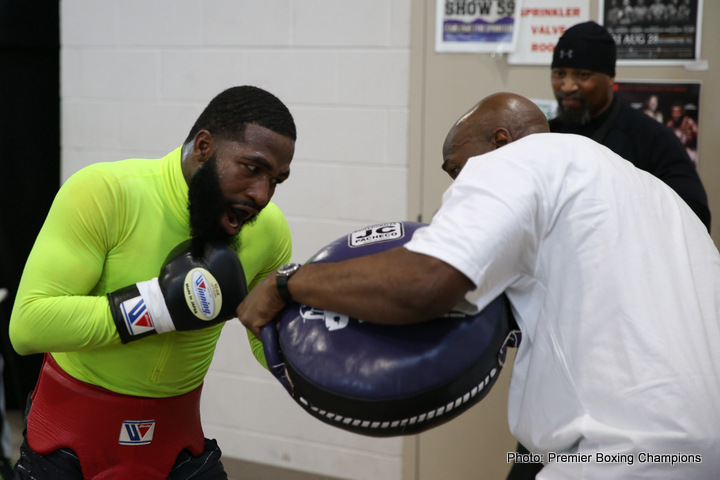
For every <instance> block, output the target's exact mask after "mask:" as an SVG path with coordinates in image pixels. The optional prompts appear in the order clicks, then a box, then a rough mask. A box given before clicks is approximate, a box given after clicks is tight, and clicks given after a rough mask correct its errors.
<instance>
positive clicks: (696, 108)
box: [614, 80, 701, 165]
mask: <svg viewBox="0 0 720 480" xmlns="http://www.w3.org/2000/svg"><path fill="white" fill-rule="evenodd" d="M700 85H701V84H700V82H670V81H667V82H662V81H660V82H657V81H647V80H632V81H630V80H628V81H624V80H616V81H615V86H614V90H615V95H616V96H617V98H618V100H619V101H620V102H622V103H626V104H628V105H630V106H631V107H633V108H636V109H638V110H642V111H643V112H644V113H645V114H646V115H648V116H650V117H652V118H654V119H655V120H657V121H658V122H660V123H662V124H663V125H665V126H667V127H668V128H670V129H671V130H672V131H673V132H675V135H677V137H678V138H679V139H680V141H681V142H682V143H683V145H685V149H686V150H687V152H688V155H689V156H690V159H692V161H693V162H694V163H695V164H696V165H697V162H698V154H697V152H698V137H699V127H700V121H699V118H700Z"/></svg>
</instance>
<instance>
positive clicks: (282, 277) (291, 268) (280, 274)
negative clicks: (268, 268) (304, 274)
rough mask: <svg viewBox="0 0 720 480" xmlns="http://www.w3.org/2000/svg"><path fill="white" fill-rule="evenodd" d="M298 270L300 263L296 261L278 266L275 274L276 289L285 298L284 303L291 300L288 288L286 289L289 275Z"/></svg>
mask: <svg viewBox="0 0 720 480" xmlns="http://www.w3.org/2000/svg"><path fill="white" fill-rule="evenodd" d="M298 270H300V264H298V263H288V264H287V265H283V266H282V267H280V268H278V271H277V276H276V279H277V289H278V293H279V294H280V296H281V297H282V299H283V300H285V303H291V302H292V301H293V298H292V295H290V290H288V280H290V277H292V276H293V275H294V274H295V272H297V271H298Z"/></svg>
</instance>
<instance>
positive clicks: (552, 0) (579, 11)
mask: <svg viewBox="0 0 720 480" xmlns="http://www.w3.org/2000/svg"><path fill="white" fill-rule="evenodd" d="M588 20H590V0H523V4H522V8H521V9H520V23H519V24H518V41H517V46H516V48H515V51H514V52H512V53H510V54H509V55H508V63H510V64H511V65H545V66H547V67H550V64H551V63H552V56H553V50H555V44H556V43H557V41H558V39H559V38H560V36H561V35H562V34H563V33H565V30H567V29H568V28H570V27H572V26H573V25H575V24H577V23H582V22H586V21H588Z"/></svg>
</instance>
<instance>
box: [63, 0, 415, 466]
mask: <svg viewBox="0 0 720 480" xmlns="http://www.w3.org/2000/svg"><path fill="white" fill-rule="evenodd" d="M409 28H410V0H363V1H357V0H202V1H191V0H122V1H112V0H63V1H62V2H61V45H62V50H61V70H62V77H61V81H62V84H61V85H62V86H61V105H62V162H63V164H62V178H63V180H65V179H67V177H68V176H70V175H71V174H72V173H73V172H75V171H77V170H78V169H79V168H81V167H83V166H85V165H88V164H90V163H94V162H98V161H113V160H119V159H123V158H129V157H147V158H155V157H160V156H163V155H165V154H166V153H167V152H169V151H170V150H172V149H174V148H175V147H177V146H179V145H180V143H181V142H182V141H183V140H184V138H185V136H186V135H187V133H188V131H189V130H190V127H191V126H192V124H193V122H194V121H195V119H196V117H197V116H198V115H199V113H200V111H201V110H202V108H204V106H205V105H206V104H207V102H208V101H209V100H210V99H211V98H212V97H213V96H214V95H215V94H217V93H219V92H220V91H221V90H223V89H225V88H227V87H230V86H232V85H241V84H252V85H257V86H260V87H262V88H265V89H267V90H269V91H271V92H273V93H275V94H276V95H278V96H279V97H280V98H281V99H282V100H283V101H285V103H286V104H287V105H288V107H289V108H290V110H291V112H292V113H293V114H294V116H295V120H296V124H297V127H298V141H297V146H296V155H295V160H294V161H293V164H292V175H291V177H290V180H289V181H288V182H286V183H285V184H283V185H282V186H281V187H280V188H279V189H278V191H277V193H276V196H275V198H274V201H275V202H276V203H277V204H278V205H279V206H280V207H281V208H282V210H283V211H284V212H285V214H286V216H287V217H288V220H289V223H290V228H291V230H292V233H293V237H294V244H295V252H294V260H296V261H300V262H304V261H306V260H307V259H308V258H309V257H310V256H311V255H312V254H313V253H314V252H315V251H316V250H318V249H319V248H321V247H322V246H324V245H325V244H327V243H329V242H330V241H332V240H334V239H335V238H338V237H340V236H342V235H344V234H345V233H347V232H349V231H351V230H354V229H356V228H360V227H362V226H365V225H367V224H370V223H375V222H380V221H388V220H404V219H405V216H406V211H407V196H408V195H407V190H408V186H407V176H408V175H407V173H408V172H407V170H408V158H407V129H408V95H409V93H408V91H409V86H408V85H409V36H410V34H409ZM203 419H204V424H205V428H206V433H207V434H208V435H209V436H213V437H216V438H218V440H219V441H220V442H221V447H222V448H223V451H224V453H225V454H226V455H227V456H231V457H235V458H241V459H246V460H251V461H257V462H264V463H269V464H274V465H279V466H283V467H286V468H295V469H299V470H305V471H310V472H315V473H318V474H323V475H332V476H337V477H341V478H348V479H351V478H352V479H356V478H357V479H377V478H383V479H393V478H400V475H401V473H400V472H401V462H402V460H401V456H402V455H401V449H402V444H401V440H400V439H387V440H377V439H371V438H367V437H361V436H358V435H353V434H350V433H346V432H344V431H341V430H338V429H335V428H332V427H329V426H326V425H324V424H322V423H320V422H319V421H317V420H315V419H313V418H312V417H310V416H309V415H307V414H305V413H304V412H303V411H301V410H300V408H299V407H297V406H296V405H295V404H294V403H293V402H292V400H290V398H289V397H288V396H287V394H286V393H285V392H284V390H282V388H281V387H280V385H279V384H278V383H276V382H275V381H274V379H272V378H271V377H270V376H269V374H268V373H267V372H266V371H265V370H263V369H262V368H260V367H259V366H258V365H257V364H256V363H255V361H254V359H253V358H252V356H251V354H250V352H249V349H248V348H247V341H246V339H245V333H244V330H243V329H242V328H241V327H240V326H239V325H238V324H229V325H228V326H227V327H226V329H225V332H224V334H223V338H222V340H221V342H220V344H219V346H218V351H217V354H216V357H215V362H214V364H213V366H212V368H211V372H210V374H209V375H208V378H207V381H206V387H205V394H204V400H203Z"/></svg>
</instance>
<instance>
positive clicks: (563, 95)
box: [551, 68, 615, 125]
mask: <svg viewBox="0 0 720 480" xmlns="http://www.w3.org/2000/svg"><path fill="white" fill-rule="evenodd" d="M551 83H552V88H553V92H554V93H555V98H556V99H557V101H558V117H559V118H561V119H562V120H563V121H564V122H567V123H571V124H575V125H585V124H587V123H588V122H589V121H590V120H592V119H593V118H595V117H596V116H598V115H600V114H601V113H602V112H604V111H605V110H606V109H607V107H609V106H610V103H611V102H612V88H613V85H614V83H615V79H614V77H611V76H609V75H607V74H605V73H600V72H594V71H592V70H584V69H577V68H553V69H552V74H551Z"/></svg>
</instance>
